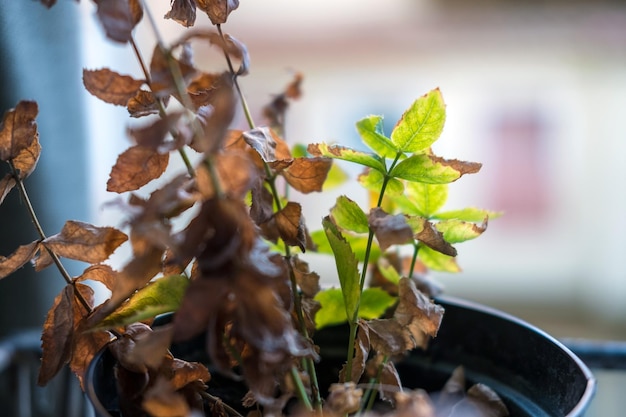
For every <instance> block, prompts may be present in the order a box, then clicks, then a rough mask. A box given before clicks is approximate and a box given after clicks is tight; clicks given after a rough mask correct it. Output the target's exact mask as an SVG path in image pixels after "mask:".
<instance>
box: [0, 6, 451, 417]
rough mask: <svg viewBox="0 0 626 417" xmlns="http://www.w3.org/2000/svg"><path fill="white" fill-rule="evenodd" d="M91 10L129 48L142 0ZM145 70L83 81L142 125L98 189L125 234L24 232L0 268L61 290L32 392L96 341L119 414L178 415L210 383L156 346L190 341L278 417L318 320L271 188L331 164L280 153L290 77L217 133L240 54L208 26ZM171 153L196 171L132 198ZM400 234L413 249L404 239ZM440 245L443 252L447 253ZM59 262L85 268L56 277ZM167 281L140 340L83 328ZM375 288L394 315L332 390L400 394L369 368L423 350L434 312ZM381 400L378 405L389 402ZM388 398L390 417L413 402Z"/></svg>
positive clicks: (221, 16)
mask: <svg viewBox="0 0 626 417" xmlns="http://www.w3.org/2000/svg"><path fill="white" fill-rule="evenodd" d="M41 2H42V3H43V4H44V5H46V6H48V7H51V6H53V5H54V4H55V1H54V0H42V1H41ZM94 3H95V5H96V9H97V12H96V15H97V17H98V19H99V21H100V23H101V26H102V27H103V30H104V32H105V34H106V36H107V37H109V38H110V39H111V40H113V41H115V42H120V43H134V40H133V29H134V28H135V26H136V25H137V24H138V23H139V22H140V21H141V20H142V17H143V10H142V4H143V3H142V2H141V1H140V0H94ZM238 5H239V2H238V0H173V1H172V2H171V10H170V11H169V12H168V13H167V14H166V16H165V17H166V18H169V19H173V20H174V21H176V22H178V23H180V24H182V25H183V26H186V27H189V26H193V24H194V22H195V19H196V12H197V10H200V11H202V12H204V13H206V14H207V15H208V16H209V18H210V20H211V22H212V23H213V24H215V25H221V24H222V23H224V22H226V20H227V18H228V16H229V14H230V13H231V12H232V11H233V10H235V9H236V8H237V7H238ZM195 42H206V43H208V44H209V45H211V46H212V47H215V48H218V49H220V50H221V51H223V52H224V54H225V56H226V57H227V58H228V61H227V62H228V64H229V65H228V68H226V69H224V71H222V72H216V73H208V72H205V71H203V70H202V69H200V68H197V67H196V66H195V64H194V62H193V57H192V53H191V50H192V48H191V44H193V43H195ZM233 62H236V63H238V66H235V65H233ZM145 68H146V69H145V72H144V74H143V77H141V78H137V77H134V76H130V75H123V74H120V73H118V72H116V71H114V70H112V69H110V68H101V69H92V70H89V69H85V70H84V71H83V83H84V86H85V88H86V89H87V91H89V92H90V93H91V94H92V95H93V96H95V97H97V98H99V99H100V100H103V101H105V102H107V103H110V104H113V105H116V106H124V107H126V108H127V110H128V113H129V115H130V117H132V118H135V119H142V120H145V123H144V124H142V125H141V126H140V127H133V128H131V129H129V130H128V134H129V138H130V140H131V145H130V146H129V147H128V149H126V150H125V151H124V152H122V153H121V154H120V155H119V157H118V159H117V161H116V162H115V164H114V166H113V167H112V169H111V171H110V176H109V180H108V182H107V184H106V189H107V191H110V192H114V193H125V195H126V196H127V199H126V202H125V203H123V208H124V211H125V213H126V214H127V215H128V218H127V221H126V225H125V226H126V227H127V229H128V230H127V231H126V232H122V231H121V230H118V229H116V228H113V227H97V226H93V225H90V224H87V223H84V222H80V221H68V222H67V223H66V224H65V226H64V227H63V229H62V230H61V231H60V232H59V233H58V234H55V235H52V236H45V235H44V234H43V231H40V235H41V236H40V238H39V239H38V240H36V241H33V242H31V243H27V244H24V245H22V246H20V247H19V248H17V249H16V250H15V251H14V252H13V253H12V254H10V255H9V256H7V257H3V256H2V257H0V279H1V278H5V277H7V276H9V275H10V274H11V273H12V272H14V271H15V270H17V269H19V268H21V267H23V266H24V265H25V264H27V263H29V262H30V263H32V264H33V266H34V268H35V269H36V270H41V269H44V268H46V267H48V266H50V265H53V264H54V265H56V266H57V267H58V268H59V270H60V271H61V273H62V275H63V276H64V278H65V280H66V281H67V286H66V287H65V288H64V289H63V290H62V291H61V293H59V295H58V296H57V297H56V298H55V300H54V303H53V306H52V307H51V309H50V311H49V313H48V316H47V318H46V321H45V325H44V329H43V334H42V348H43V357H42V364H41V370H40V374H39V383H40V384H46V383H47V382H48V381H50V380H51V379H52V378H53V377H54V375H55V374H56V373H57V372H58V371H59V370H60V369H61V368H62V367H63V366H65V365H68V364H69V366H70V367H71V369H72V370H73V371H74V372H75V373H76V375H77V376H78V378H79V379H80V381H81V384H82V383H83V382H84V376H85V372H86V369H87V366H88V364H89V363H90V361H91V359H92V358H93V356H94V355H95V354H96V352H98V351H99V350H100V349H101V348H103V347H104V346H105V345H107V344H108V345H109V346H110V349H111V351H112V352H113V354H114V355H115V357H116V358H117V360H118V365H117V368H116V374H117V383H118V387H119V389H120V392H121V393H122V394H121V398H120V406H121V407H122V408H123V410H124V413H125V414H124V415H126V416H129V417H133V416H143V415H145V413H148V414H149V415H153V416H184V415H188V413H189V412H190V410H191V409H194V408H202V395H201V392H202V391H203V390H204V389H205V388H206V385H205V384H207V383H210V379H211V376H210V374H209V372H208V370H207V369H206V367H205V366H204V365H202V364H199V363H188V362H185V361H182V360H179V359H176V358H174V357H172V355H171V354H170V353H169V351H168V349H169V346H170V343H171V342H172V341H180V340H186V339H189V338H191V337H193V336H196V335H198V334H200V333H202V332H206V333H207V334H208V337H207V346H206V348H207V351H208V353H209V355H210V357H211V360H212V362H213V363H214V364H215V365H216V366H217V367H218V368H219V369H220V370H221V371H223V372H225V373H230V374H232V375H236V374H237V375H236V376H243V378H244V379H245V381H246V383H247V385H248V387H249V389H250V394H251V395H250V397H249V398H253V400H252V401H250V400H248V403H251V402H256V403H258V404H260V405H263V406H266V407H267V409H268V410H276V409H277V408H278V409H280V407H281V406H282V405H284V404H285V401H286V400H287V399H288V398H289V397H291V396H292V395H293V393H292V392H291V391H290V389H289V388H285V386H286V384H285V380H286V375H288V374H289V372H290V370H292V369H294V367H296V368H298V369H299V371H300V372H301V373H303V374H304V373H305V372H304V371H305V370H304V369H302V368H301V364H302V363H303V362H302V361H301V359H302V358H308V359H311V358H315V357H316V348H315V346H313V344H312V342H311V340H310V338H308V337H306V335H308V334H309V333H310V332H312V331H313V330H314V324H313V321H314V315H315V311H316V309H317V308H319V306H318V305H317V303H316V302H315V301H314V300H313V297H314V296H315V294H316V293H317V292H318V291H319V282H318V280H319V277H318V276H317V274H315V273H313V272H311V271H309V267H308V265H307V264H306V263H305V262H304V261H302V260H300V259H298V258H297V256H295V255H293V254H292V253H291V250H292V249H291V248H294V249H295V248H298V249H299V250H300V251H302V252H304V251H306V250H310V249H313V248H314V244H313V243H312V239H311V236H310V235H309V232H308V229H307V227H306V224H305V221H304V218H303V216H302V207H301V206H300V204H299V203H298V202H295V201H288V200H285V199H282V198H279V197H278V196H277V194H276V192H275V187H276V183H277V181H278V182H282V183H285V184H287V185H288V186H289V187H291V188H293V189H294V190H297V191H298V192H301V193H311V192H319V191H321V190H322V186H323V184H324V182H325V180H326V177H327V175H328V172H329V170H330V168H331V160H330V159H328V158H325V157H321V156H311V155H308V156H304V157H299V156H298V157H294V156H293V154H292V151H291V149H290V147H289V145H288V144H287V143H286V142H285V141H284V140H283V139H282V137H281V134H282V132H283V130H284V120H285V113H286V110H287V108H288V106H289V103H290V101H291V100H294V99H297V98H299V97H300V95H301V91H300V85H301V82H302V75H301V74H299V73H297V74H295V75H294V78H293V81H292V82H291V83H290V84H289V85H288V86H287V88H286V89H285V90H284V91H283V92H281V93H280V94H277V95H276V96H274V97H273V98H272V100H271V101H270V103H269V104H268V105H267V106H266V107H265V108H264V112H263V113H264V115H265V117H266V119H267V120H266V121H267V126H261V127H254V126H251V128H250V130H247V131H241V130H232V129H231V123H232V120H233V118H234V116H235V113H236V107H237V105H238V95H237V91H236V90H237V88H236V87H237V85H236V82H237V78H238V77H240V76H244V75H246V74H247V73H248V70H249V57H248V52H247V50H246V47H245V46H244V45H243V44H242V43H241V42H239V41H238V40H237V39H235V38H234V37H232V36H230V35H228V34H223V33H222V32H221V28H220V27H219V26H218V30H217V31H212V30H196V31H194V32H188V33H186V34H185V35H184V36H182V37H181V38H180V39H179V40H178V41H176V42H174V43H172V44H171V46H170V47H169V48H164V47H163V46H162V45H157V46H156V47H155V48H154V50H153V51H152V57H151V60H150V62H149V64H148V65H146V66H145ZM172 103H176V105H175V106H174V105H172ZM37 113H38V108H37V104H36V103H35V102H32V101H22V102H20V103H18V104H17V106H16V107H15V108H14V109H11V110H10V111H8V112H7V113H6V114H5V115H4V117H3V119H2V124H1V125H0V160H2V161H4V162H6V163H8V164H9V167H10V173H8V174H7V175H5V176H4V178H2V179H0V203H1V202H2V201H3V200H4V198H5V197H6V196H7V194H8V193H9V192H11V191H12V190H13V189H14V188H18V189H19V192H20V193H21V194H22V196H23V197H27V194H26V191H25V186H24V181H25V180H26V179H27V178H28V176H29V175H30V174H32V173H33V171H34V169H35V166H36V164H37V161H38V159H39V156H40V152H41V146H40V143H39V135H38V132H37V124H36V116H37ZM186 152H195V153H196V154H198V155H199V156H200V157H199V161H200V162H199V163H198V164H197V165H195V166H194V165H192V164H191V163H188V164H187V172H186V173H182V174H179V175H176V176H175V177H173V178H171V179H169V180H167V181H166V182H165V183H164V185H162V186H161V187H160V188H158V189H157V190H155V191H153V192H152V193H151V194H150V195H148V196H147V197H141V196H139V195H138V193H136V191H137V190H139V189H141V188H142V187H143V186H145V185H146V184H148V183H150V182H151V181H153V180H155V179H157V178H160V177H161V176H162V174H163V173H164V172H165V170H166V168H167V167H168V164H169V161H170V157H171V155H172V154H176V153H180V154H182V155H186ZM183 214H185V215H189V216H190V218H191V220H189V221H188V223H187V226H186V227H185V228H184V229H183V230H180V231H178V230H174V228H173V226H172V221H173V220H174V219H175V218H178V217H179V216H181V215H183ZM33 216H34V213H33ZM370 223H371V224H372V227H373V228H374V229H375V232H376V238H377V240H378V242H379V244H380V247H381V248H382V249H385V248H386V247H388V246H390V245H394V244H398V243H402V242H400V240H402V237H399V235H400V234H401V232H402V231H398V230H396V229H395V228H394V225H395V224H396V223H397V222H395V219H394V218H393V216H386V215H384V213H381V212H378V211H372V213H371V214H370ZM404 238H406V239H405V240H408V239H412V238H413V237H412V235H411V234H410V233H409V234H408V235H407V236H404ZM437 239H439V235H437V234H436V233H433V231H432V230H430V229H427V228H425V230H424V232H423V236H421V238H420V240H423V241H425V242H429V241H431V244H432V245H433V246H437V247H442V246H445V244H444V243H445V242H441V241H437ZM269 243H274V244H278V245H281V244H282V245H284V247H286V248H287V249H286V252H285V253H286V255H285V256H283V255H280V254H277V253H276V252H272V251H270V250H269V246H268V244H269ZM122 244H128V245H130V247H131V248H132V257H131V258H130V260H129V261H128V262H127V263H126V264H124V265H122V266H121V267H120V269H114V268H112V267H111V266H110V265H109V264H107V261H108V259H109V257H110V256H111V255H112V254H113V252H114V251H115V250H116V249H117V248H118V247H119V246H120V245H122ZM447 249H448V250H449V252H448V253H449V254H450V255H452V256H453V255H454V254H455V253H454V252H453V251H454V248H452V247H451V246H450V247H449V248H447ZM61 258H68V259H74V260H78V261H81V262H84V263H86V264H87V265H88V266H87V267H86V268H85V269H84V271H83V273H82V274H81V275H79V276H77V277H71V276H69V275H68V274H67V272H65V270H64V269H63V266H62V263H61V260H60V259H61ZM173 274H187V275H188V276H189V286H188V288H187V290H186V293H185V296H184V298H183V299H182V303H181V305H180V307H179V309H178V310H177V311H176V313H175V315H174V318H173V322H172V323H171V324H169V325H165V326H163V327H160V328H157V329H155V330H152V329H151V328H150V327H149V326H148V325H147V324H150V321H149V320H148V321H147V322H146V323H135V324H131V325H127V326H124V327H117V328H110V329H108V330H102V329H100V328H98V330H94V328H96V326H97V325H98V324H99V323H101V322H102V320H103V319H105V318H106V317H107V316H109V315H110V314H111V313H113V312H114V311H116V310H117V309H118V308H119V307H120V306H123V305H125V304H126V303H127V302H128V300H129V298H130V297H132V296H133V294H135V293H136V292H137V291H138V290H140V289H142V288H144V287H145V286H146V285H148V284H149V283H150V282H151V281H152V280H153V279H155V278H159V277H163V276H168V275H173ZM87 281H92V282H98V283H101V284H103V285H104V286H105V287H106V288H107V289H108V290H109V291H110V293H111V296H110V298H109V299H108V300H106V301H105V302H103V303H102V304H100V305H97V306H96V305H94V303H95V301H94V292H93V289H92V288H91V287H90V286H89V285H87V283H86V282H87ZM294 286H297V287H296V288H294ZM299 292H300V293H301V294H302V298H299V297H298V295H297V294H298V293H299ZM390 292H393V293H394V294H397V295H398V297H399V298H398V300H399V301H398V304H397V306H396V308H395V310H394V312H393V313H392V314H391V315H390V316H388V317H386V318H382V319H378V320H371V321H367V322H366V321H362V322H360V324H359V333H358V340H357V347H356V349H355V359H356V360H355V363H356V366H355V367H354V368H353V369H352V375H350V376H349V377H346V378H345V380H346V381H353V382H358V381H359V380H360V379H361V377H362V376H364V375H371V372H370V373H369V374H368V371H367V368H368V367H374V368H378V367H382V368H381V369H382V377H381V381H382V383H383V384H384V385H385V386H390V387H400V381H399V378H398V375H397V372H396V371H395V368H394V366H393V362H391V361H383V360H382V357H383V356H389V357H394V356H397V355H402V354H403V353H404V352H405V351H407V350H410V349H413V348H414V347H424V346H425V345H426V343H427V341H428V338H429V337H431V336H434V335H436V333H437V330H438V328H439V324H440V322H441V317H442V314H443V311H442V309H441V308H440V307H438V306H436V305H435V304H433V303H432V302H431V301H430V299H429V298H428V297H427V296H425V295H424V294H423V293H422V292H421V291H420V290H418V289H417V288H416V286H415V282H414V281H413V280H408V279H402V280H401V281H400V283H399V285H397V286H394V285H391V286H390ZM296 304H297V308H299V309H301V310H300V311H301V312H302V315H303V317H302V318H301V320H299V317H298V314H297V311H296ZM303 327H304V328H303ZM309 388H310V387H309ZM383 394H384V397H386V398H391V397H392V394H391V392H383ZM355 395H356V391H355V390H353V389H344V388H337V387H335V388H333V389H332V390H331V396H330V397H329V400H328V412H329V413H330V414H334V413H344V412H352V411H354V404H355V401H356V402H358V398H359V397H358V395H356V396H355ZM395 401H396V402H397V403H398V405H399V406H400V409H402V407H406V408H410V407H415V404H417V403H418V402H419V401H417V400H415V401H414V400H407V399H406V398H404V399H398V398H396V399H395ZM416 401H417V402H416Z"/></svg>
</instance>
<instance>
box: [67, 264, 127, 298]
mask: <svg viewBox="0 0 626 417" xmlns="http://www.w3.org/2000/svg"><path fill="white" fill-rule="evenodd" d="M116 279H117V272H116V271H114V270H113V268H111V266H109V265H104V264H97V265H91V266H89V267H88V268H87V269H85V270H84V271H83V273H82V274H81V275H80V276H79V277H78V278H76V281H77V282H81V281H86V280H91V281H96V282H100V283H102V284H104V286H105V287H107V289H108V290H109V291H111V290H113V287H114V286H115V280H116Z"/></svg>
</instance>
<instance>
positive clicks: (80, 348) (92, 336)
mask: <svg viewBox="0 0 626 417" xmlns="http://www.w3.org/2000/svg"><path fill="white" fill-rule="evenodd" d="M75 291H79V292H80V294H81V295H82V297H83V299H84V300H85V301H86V302H87V304H88V305H89V306H90V307H92V306H93V304H94V291H93V289H92V288H91V287H88V286H87V285H84V284H80V283H77V284H76V288H75ZM73 306H74V307H73V308H74V335H73V348H72V359H71V360H70V369H71V370H72V371H73V372H74V374H75V375H76V377H77V378H78V381H79V382H80V386H81V388H82V389H83V390H84V389H85V375H86V373H87V368H88V367H89V364H90V363H91V360H92V359H93V357H94V356H95V354H96V353H97V352H98V351H99V350H100V349H101V348H102V347H104V346H105V345H106V344H107V343H109V342H110V341H111V335H110V333H108V332H87V331H85V329H86V327H85V323H86V317H87V314H88V312H87V311H86V310H85V307H84V306H83V305H82V304H81V303H80V302H79V301H78V300H77V299H76V297H74V300H73Z"/></svg>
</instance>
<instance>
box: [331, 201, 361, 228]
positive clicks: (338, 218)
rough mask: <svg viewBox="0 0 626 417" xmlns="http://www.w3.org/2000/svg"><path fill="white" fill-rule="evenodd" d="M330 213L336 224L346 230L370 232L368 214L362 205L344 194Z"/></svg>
mask: <svg viewBox="0 0 626 417" xmlns="http://www.w3.org/2000/svg"><path fill="white" fill-rule="evenodd" d="M330 215H331V217H332V218H333V220H334V222H335V224H336V225H337V226H339V227H340V228H342V229H344V230H350V231H352V232H356V233H367V232H369V226H368V223H367V215H366V214H365V212H363V210H361V207H359V205H358V204H357V203H355V202H354V201H352V200H350V199H349V198H348V197H346V196H344V195H342V196H339V197H338V198H337V202H336V203H335V205H334V206H333V208H331V209H330Z"/></svg>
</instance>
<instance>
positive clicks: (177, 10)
mask: <svg viewBox="0 0 626 417" xmlns="http://www.w3.org/2000/svg"><path fill="white" fill-rule="evenodd" d="M164 18H165V19H172V20H173V21H175V22H177V23H180V24H181V25H183V26H185V27H191V26H193V25H194V23H195V22H196V2H195V0H173V1H172V6H171V8H170V11H169V12H167V13H166V14H165V16H164Z"/></svg>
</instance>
